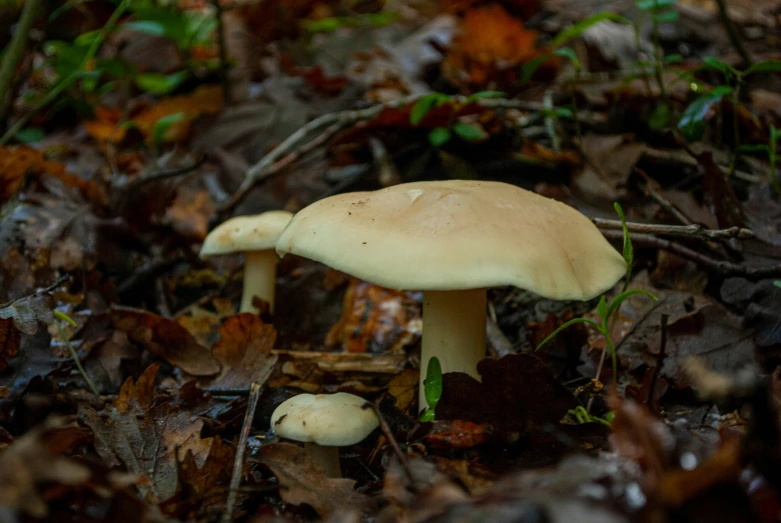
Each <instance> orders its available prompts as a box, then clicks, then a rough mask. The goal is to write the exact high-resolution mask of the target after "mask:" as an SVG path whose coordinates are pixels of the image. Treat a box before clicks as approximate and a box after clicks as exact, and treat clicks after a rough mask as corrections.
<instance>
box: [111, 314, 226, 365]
mask: <svg viewBox="0 0 781 523" xmlns="http://www.w3.org/2000/svg"><path fill="white" fill-rule="evenodd" d="M111 321H112V323H113V324H114V327H115V328H117V329H119V330H121V331H123V332H125V333H127V335H128V337H129V338H130V339H131V340H132V341H133V342H135V343H138V344H139V345H141V346H142V347H144V348H145V349H146V350H148V351H149V352H151V353H152V354H154V355H155V356H158V357H160V358H164V359H166V360H167V361H168V362H170V363H171V364H173V365H176V366H177V367H180V368H181V369H182V370H183V371H185V372H187V373H188V374H192V375H193V376H212V375H214V374H217V373H218V372H219V371H220V364H219V363H218V362H217V360H215V359H214V358H213V357H212V355H211V354H210V353H209V350H208V349H206V348H205V347H202V346H201V345H199V344H198V343H197V342H196V341H195V339H194V338H193V337H192V335H191V334H190V333H189V332H187V330H186V329H185V328H184V327H182V326H181V325H179V324H178V323H177V322H176V321H174V320H169V319H167V318H163V317H162V316H157V315H156V314H152V313H151V312H146V311H142V310H137V309H131V308H128V307H114V308H113V309H112V311H111Z"/></svg>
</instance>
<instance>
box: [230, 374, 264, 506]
mask: <svg viewBox="0 0 781 523" xmlns="http://www.w3.org/2000/svg"><path fill="white" fill-rule="evenodd" d="M262 390H263V385H261V384H260V383H257V382H254V381H253V382H252V385H251V386H250V392H249V398H248V399H247V412H245V413H244V424H243V425H242V426H241V434H240V435H239V443H238V447H237V448H236V459H234V460H233V475H231V484H230V490H229V491H228V503H227V504H226V505H225V513H224V514H223V515H222V520H223V521H232V520H233V508H234V506H235V505H236V497H237V495H238V492H239V485H240V484H241V473H242V472H243V470H244V451H245V450H246V448H247V440H248V439H249V431H250V428H252V419H253V418H254V417H255V409H256V408H257V406H258V400H259V399H260V392H261V391H262Z"/></svg>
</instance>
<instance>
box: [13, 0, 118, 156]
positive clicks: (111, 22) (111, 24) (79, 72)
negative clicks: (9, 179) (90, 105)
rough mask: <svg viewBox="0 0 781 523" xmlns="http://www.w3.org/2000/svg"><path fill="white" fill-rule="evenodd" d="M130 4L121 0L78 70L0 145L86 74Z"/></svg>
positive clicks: (53, 90) (31, 112) (25, 116)
mask: <svg viewBox="0 0 781 523" xmlns="http://www.w3.org/2000/svg"><path fill="white" fill-rule="evenodd" d="M130 2H131V0H122V3H121V4H119V5H118V6H117V8H116V9H115V10H114V12H113V13H112V14H111V17H110V18H109V19H108V21H106V25H104V26H103V29H102V30H101V33H100V37H99V38H95V40H94V41H93V42H92V44H91V45H90V47H89V49H87V54H85V55H84V58H83V59H82V61H81V64H80V65H79V68H78V70H76V71H75V72H73V73H71V74H70V75H69V76H67V77H66V78H65V79H64V80H62V81H61V82H60V83H58V84H57V85H55V86H54V87H53V88H52V89H51V90H50V91H49V92H48V93H47V94H46V96H45V97H44V99H43V100H42V101H41V102H40V103H39V104H38V105H36V106H35V107H34V108H33V109H32V110H31V111H29V112H27V113H26V114H24V115H23V116H22V117H21V118H19V120H17V121H16V123H14V125H12V126H11V128H10V129H8V131H7V132H6V133H5V134H4V135H3V137H2V138H0V145H5V144H6V143H7V142H8V140H10V139H11V138H12V137H13V136H14V135H16V133H18V132H19V131H21V130H22V128H23V127H24V126H25V125H27V122H29V121H30V119H31V118H32V117H33V115H35V114H36V113H37V112H38V111H41V110H42V109H44V108H45V107H46V106H48V105H49V104H50V103H52V102H53V101H55V100H56V99H57V98H59V96H60V94H62V93H63V92H65V91H67V90H68V89H70V87H71V86H72V85H73V84H74V83H75V82H76V80H78V79H79V78H81V77H83V76H84V75H85V74H86V71H85V70H84V68H85V67H86V66H87V65H89V62H90V61H91V60H92V59H93V58H95V55H96V54H97V53H98V50H99V49H100V46H101V45H103V41H104V40H105V39H106V36H108V35H109V34H110V33H111V31H113V30H114V27H115V26H116V25H117V22H118V21H119V17H120V16H122V14H124V12H125V11H126V10H127V8H128V7H129V6H130ZM25 7H26V6H25ZM0 92H1V91H0Z"/></svg>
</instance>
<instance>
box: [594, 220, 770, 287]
mask: <svg viewBox="0 0 781 523" xmlns="http://www.w3.org/2000/svg"><path fill="white" fill-rule="evenodd" d="M602 234H603V235H604V236H605V237H606V238H608V239H611V240H620V239H622V238H623V236H624V233H623V231H615V230H603V231H602ZM630 237H631V238H632V243H634V244H636V245H644V246H646V247H655V248H657V249H662V250H665V251H668V252H671V253H673V254H677V255H678V256H681V257H683V258H686V259H687V260H691V261H693V262H695V263H697V264H699V265H702V266H703V267H705V268H706V269H708V270H711V271H713V272H715V273H717V274H721V275H722V276H745V277H747V278H756V279H759V278H773V277H779V276H781V265H776V266H773V267H748V266H745V265H738V264H737V263H733V262H730V261H726V260H715V259H713V258H711V257H709V256H706V255H704V254H702V253H699V252H697V251H695V250H693V249H690V248H688V247H686V246H684V245H681V244H680V243H675V242H672V241H670V240H666V239H664V238H657V237H656V236H653V235H651V234H646V233H631V232H630Z"/></svg>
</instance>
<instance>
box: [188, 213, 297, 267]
mask: <svg viewBox="0 0 781 523" xmlns="http://www.w3.org/2000/svg"><path fill="white" fill-rule="evenodd" d="M292 217H293V213H290V212H287V211H268V212H264V213H263V214H256V215H254V216H237V217H235V218H231V219H230V220H226V221H225V222H223V223H221V224H220V225H218V226H217V227H215V228H214V230H213V231H212V232H210V233H209V235H208V236H206V239H205V240H204V241H203V245H202V246H201V254H200V256H201V258H206V257H207V256H214V255H217V254H230V253H232V252H246V251H262V250H265V249H273V248H274V245H275V244H276V242H277V239H278V238H279V235H280V234H281V233H282V230H283V229H284V228H285V227H286V226H287V224H288V222H290V219H291V218H292Z"/></svg>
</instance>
